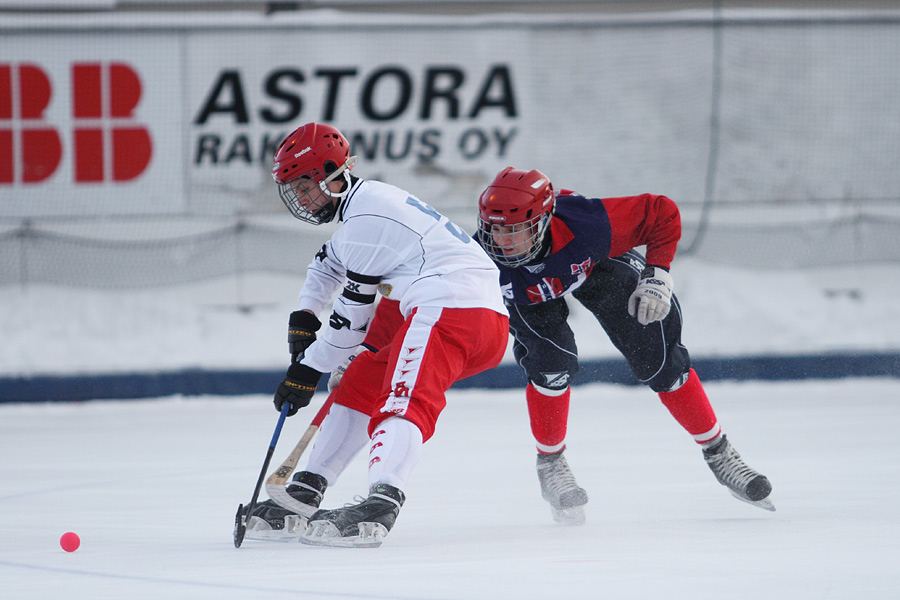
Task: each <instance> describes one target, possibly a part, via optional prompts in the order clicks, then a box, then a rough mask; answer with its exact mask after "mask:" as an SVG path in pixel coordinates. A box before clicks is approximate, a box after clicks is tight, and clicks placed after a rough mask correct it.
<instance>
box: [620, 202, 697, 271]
mask: <svg viewBox="0 0 900 600" xmlns="http://www.w3.org/2000/svg"><path fill="white" fill-rule="evenodd" d="M603 206H604V207H605V208H606V212H607V214H608V215H609V226H610V229H611V230H612V241H611V243H610V248H609V255H610V256H619V255H620V254H624V253H625V252H628V251H629V250H631V249H632V248H635V247H637V246H643V245H645V244H646V246H647V264H648V265H657V266H660V267H665V268H667V269H668V268H669V266H670V265H671V264H672V259H673V258H675V248H676V247H677V246H678V240H679V239H681V214H680V213H679V212H678V206H677V205H676V204H675V202H673V201H672V200H671V199H669V198H667V197H665V196H655V195H653V194H642V195H640V196H626V197H623V198H604V199H603Z"/></svg>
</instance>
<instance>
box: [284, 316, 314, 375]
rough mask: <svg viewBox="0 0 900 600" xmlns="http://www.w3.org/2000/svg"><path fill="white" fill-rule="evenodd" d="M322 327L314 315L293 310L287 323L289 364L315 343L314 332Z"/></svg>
mask: <svg viewBox="0 0 900 600" xmlns="http://www.w3.org/2000/svg"><path fill="white" fill-rule="evenodd" d="M321 327H322V323H321V322H320V321H319V319H318V317H316V315H314V314H312V313H311V312H307V311H305V310H295V311H294V312H292V313H291V318H290V320H289V321H288V348H289V349H290V351H291V362H297V357H298V356H300V355H301V354H303V353H304V352H305V351H306V349H307V348H309V347H310V345H312V343H313V342H314V341H316V332H317V331H318V330H319V329H320V328H321Z"/></svg>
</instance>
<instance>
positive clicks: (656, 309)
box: [628, 265, 672, 325]
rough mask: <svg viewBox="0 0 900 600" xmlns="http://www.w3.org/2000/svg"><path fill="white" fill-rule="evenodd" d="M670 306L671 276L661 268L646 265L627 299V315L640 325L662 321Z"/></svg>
mask: <svg viewBox="0 0 900 600" xmlns="http://www.w3.org/2000/svg"><path fill="white" fill-rule="evenodd" d="M671 306H672V276H671V275H669V272H668V271H666V270H665V269H663V268H662V267H654V266H653V265H648V266H647V267H646V268H645V269H644V270H643V271H641V278H640V280H639V281H638V284H637V287H636V288H635V290H634V293H633V294H631V297H630V298H629V299H628V314H629V315H631V316H632V317H637V320H638V323H640V324H641V325H649V324H650V323H653V322H654V321H662V320H663V319H665V318H666V315H668V314H669V309H670V308H671Z"/></svg>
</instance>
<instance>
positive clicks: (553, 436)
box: [525, 383, 569, 454]
mask: <svg viewBox="0 0 900 600" xmlns="http://www.w3.org/2000/svg"><path fill="white" fill-rule="evenodd" d="M550 391H551V390H547V389H544V388H540V389H539V388H537V387H535V386H534V384H532V383H529V384H528V387H526V388H525V399H526V400H527V401H528V416H529V417H531V433H532V435H534V440H535V442H537V449H538V452H540V453H541V454H553V453H555V452H559V451H561V450H563V449H564V448H565V447H566V425H567V424H568V420H569V388H566V390H565V391H564V392H562V393H561V394H559V395H556V396H551V395H547V394H546V392H550ZM554 391H555V390H554Z"/></svg>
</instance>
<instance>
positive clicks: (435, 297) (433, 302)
mask: <svg viewBox="0 0 900 600" xmlns="http://www.w3.org/2000/svg"><path fill="white" fill-rule="evenodd" d="M340 217H341V219H342V220H343V225H341V227H340V229H338V230H337V231H336V232H335V234H334V235H333V236H332V237H331V239H330V240H329V241H328V242H327V243H326V244H325V245H324V246H323V247H322V250H320V251H319V253H318V254H316V257H315V258H314V259H313V261H312V263H310V265H309V267H308V269H307V277H306V282H305V283H304V284H303V288H302V289H301V290H300V300H299V303H300V309H301V310H304V309H308V310H311V311H312V312H314V313H315V314H317V315H318V314H320V313H321V312H322V311H323V310H324V309H325V307H326V305H327V304H328V303H329V302H331V299H332V298H333V297H334V295H335V293H336V292H337V290H338V289H339V288H340V287H341V286H342V285H343V286H344V289H343V291H342V293H341V295H340V296H338V298H337V299H336V300H335V301H334V312H333V313H332V315H331V317H330V319H329V321H328V323H326V324H325V326H324V327H323V328H322V331H321V332H320V334H319V336H318V339H317V340H316V342H314V343H313V344H312V345H311V346H310V347H309V348H307V350H306V353H305V354H304V356H303V358H302V360H301V361H300V362H302V363H303V364H305V365H307V366H309V367H312V368H313V369H315V370H317V371H320V372H322V373H326V372H330V371H331V370H332V369H333V368H334V367H336V366H338V365H339V364H340V363H341V362H343V360H344V359H345V358H347V356H349V355H350V354H351V353H352V352H353V351H354V350H355V349H356V347H357V346H358V345H359V344H360V343H361V342H362V340H363V338H364V337H365V334H366V331H367V329H368V325H369V322H370V321H371V319H372V316H373V314H374V312H375V304H374V301H375V291H376V290H378V291H379V292H380V293H381V294H382V295H383V296H384V297H386V298H391V299H395V300H399V301H400V312H401V313H402V314H403V316H404V317H408V316H409V314H410V313H411V312H412V310H413V309H414V308H417V307H420V306H431V307H442V308H487V309H490V310H494V311H496V312H498V313H500V314H503V315H506V314H508V313H507V311H506V308H505V306H504V304H503V295H502V293H501V291H500V272H499V270H498V269H497V267H496V265H495V264H494V262H493V261H492V260H491V259H490V258H489V257H488V255H487V254H486V253H485V252H484V250H482V248H481V246H480V245H479V244H477V243H476V242H475V241H474V240H473V239H472V238H471V237H470V236H469V235H467V234H466V232H465V231H463V230H462V229H461V228H460V227H459V226H457V225H456V224H454V223H453V222H452V221H450V220H449V219H448V218H447V217H445V216H443V215H441V214H440V213H438V212H437V211H436V210H434V209H433V208H432V207H430V206H429V205H427V204H425V203H424V202H422V201H421V200H419V199H418V198H416V197H415V196H412V195H410V194H409V193H408V192H405V191H403V190H401V189H400V188H397V187H394V186H392V185H388V184H386V183H382V182H379V181H368V180H357V181H356V183H355V184H354V185H353V187H352V188H351V190H350V193H349V194H348V196H347V198H346V200H345V201H344V202H343V204H342V207H341V212H340Z"/></svg>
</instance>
